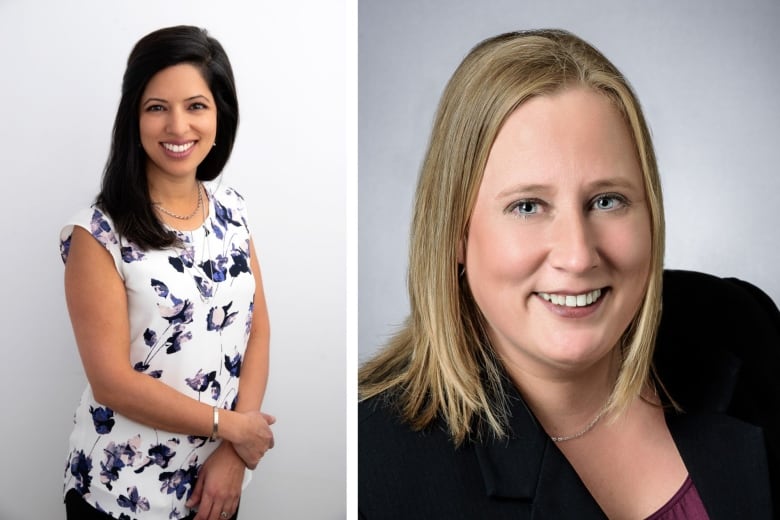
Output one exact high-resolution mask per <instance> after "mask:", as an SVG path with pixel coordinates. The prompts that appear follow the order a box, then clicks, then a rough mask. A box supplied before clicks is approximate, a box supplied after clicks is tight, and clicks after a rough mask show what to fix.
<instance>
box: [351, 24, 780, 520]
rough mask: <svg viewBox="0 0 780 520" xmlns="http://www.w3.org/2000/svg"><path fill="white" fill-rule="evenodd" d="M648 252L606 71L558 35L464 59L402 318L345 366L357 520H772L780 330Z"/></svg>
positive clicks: (518, 40) (654, 229) (631, 146)
mask: <svg viewBox="0 0 780 520" xmlns="http://www.w3.org/2000/svg"><path fill="white" fill-rule="evenodd" d="M663 258H664V216H663V204H662V197H661V188H660V180H659V175H658V170H657V166H656V161H655V156H654V152H653V147H652V142H651V139H650V133H649V130H648V127H647V124H646V122H645V119H644V116H643V114H642V111H641V108H640V105H639V102H638V100H637V99H636V97H635V95H634V93H633V91H632V89H631V88H630V86H629V84H628V82H627V81H626V79H625V78H624V77H623V76H622V74H621V73H620V72H619V71H618V70H617V69H616V68H615V67H614V66H613V65H612V64H611V63H610V62H609V61H608V60H607V59H606V58H605V57H604V56H603V55H602V54H601V53H599V52H598V51H597V50H596V49H595V48H593V47H592V46H590V45H589V44H588V43H586V42H584V41H583V40H581V39H580V38H578V37H576V36H574V35H572V34H570V33H568V32H565V31H561V30H539V31H526V32H518V33H508V34H503V35H500V36H496V37H494V38H490V39H488V40H485V41H484V42H482V43H480V44H479V45H477V46H476V47H475V48H474V49H473V50H472V51H471V52H470V53H469V54H468V56H467V57H466V58H465V59H464V61H463V62H462V63H461V65H460V66H459V67H458V69H457V70H456V72H455V73H454V75H453V77H452V78H451V79H450V81H449V83H448V85H447V87H446V89H445V91H444V94H443V95H442V99H441V102H440V105H439V109H438V113H437V116H436V119H435V122H434V127H433V132H432V136H431V140H430V143H429V147H428V151H427V154H426V157H425V161H424V163H423V166H422V171H421V174H420V178H419V183H418V186H417V193H416V202H415V208H414V217H413V222H412V233H411V245H410V254H409V296H410V307H411V314H410V316H409V318H408V320H407V322H406V324H405V326H404V327H403V328H402V330H401V331H400V332H399V333H398V334H397V335H396V336H395V337H394V338H393V339H392V340H391V342H390V343H389V345H387V347H386V348H385V349H384V350H383V351H381V352H380V353H379V354H377V355H376V356H375V357H374V358H373V359H370V360H369V361H368V362H366V363H365V364H364V365H363V366H362V367H361V370H360V375H359V385H360V386H359V391H360V400H361V403H360V405H359V407H360V410H359V452H358V456H359V509H360V514H361V515H362V517H365V518H370V519H375V518H427V519H429V518H450V519H451V518H556V519H559V518H604V517H605V516H606V517H609V518H656V519H672V518H692V519H699V518H737V517H739V518H771V515H772V513H771V511H772V509H771V508H772V506H771V504H772V494H774V496H775V499H777V494H778V482H777V477H778V456H777V454H778V445H780V438H778V419H777V410H778V409H780V408H778V407H779V406H780V397H779V396H780V392H778V388H777V383H775V382H773V381H772V378H771V372H770V369H769V367H770V366H774V367H778V366H780V352H778V350H779V349H778V348H777V345H778V344H780V314H778V311H777V308H776V307H775V306H774V304H773V303H772V302H771V300H770V299H769V298H768V297H767V296H766V295H765V294H763V293H762V292H761V291H759V290H758V289H756V288H755V287H753V286H752V285H750V284H747V283H745V282H742V281H739V280H734V279H729V280H721V279H717V278H715V277H711V276H708V275H703V274H700V273H690V272H680V271H667V272H664V270H663ZM662 294H663V298H662ZM686 300H687V301H688V303H691V302H694V301H695V305H693V309H689V308H688V307H687V305H685V302H686ZM662 301H663V313H662ZM724 302H725V303H724ZM662 316H663V319H662ZM714 316H725V318H724V320H722V321H720V322H718V321H714V322H713V321H712V320H711V318H712V317H714ZM716 324H717V325H718V326H717V327H716V326H715V325H716ZM737 325H739V327H737ZM707 339H711V341H705V340H707ZM696 378H700V380H701V382H702V383H701V384H700V383H699V382H698V381H697V382H694V381H695V379H696ZM755 396H759V398H758V399H755V398H754V397H755ZM765 439H766V440H765ZM770 475H771V477H772V478H773V479H774V482H773V484H771V486H770V478H769V476H770Z"/></svg>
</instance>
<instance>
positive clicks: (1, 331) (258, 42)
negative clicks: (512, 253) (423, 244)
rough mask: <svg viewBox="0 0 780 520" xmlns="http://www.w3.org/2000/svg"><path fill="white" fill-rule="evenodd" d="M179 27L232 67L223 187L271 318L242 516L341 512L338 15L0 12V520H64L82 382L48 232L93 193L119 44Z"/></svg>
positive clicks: (324, 11)
mask: <svg viewBox="0 0 780 520" xmlns="http://www.w3.org/2000/svg"><path fill="white" fill-rule="evenodd" d="M228 5H229V7H227V6H228ZM181 23H187V24H194V25H199V26H203V27H206V28H207V29H208V30H209V31H210V32H211V33H212V34H213V35H214V36H215V37H217V39H219V40H220V41H221V42H222V44H223V46H224V47H225V49H226V50H227V52H228V54H229V56H230V58H231V61H232V64H233V67H234V71H235V74H236V81H237V85H238V95H239V103H240V105H241V119H242V120H241V124H240V126H239V131H238V138H237V140H236V144H235V148H234V153H233V157H232V158H231V160H230V162H229V163H228V165H227V167H226V170H225V172H224V174H223V182H225V183H227V184H230V185H232V186H234V187H235V188H236V189H238V190H239V191H240V192H241V193H242V194H243V195H244V196H245V197H246V199H247V201H248V205H249V217H250V224H251V226H252V230H253V234H254V240H255V245H256V248H257V251H258V255H259V258H260V262H261V265H262V268H263V277H264V282H265V288H266V298H267V300H268V307H269V312H270V318H271V375H270V380H269V382H268V391H267V394H266V399H265V403H264V408H265V409H266V410H267V411H268V412H270V413H273V414H274V415H276V417H277V419H278V422H277V424H276V425H275V426H274V432H275V435H276V447H275V448H274V449H273V450H272V451H271V452H269V454H268V455H267V456H266V457H264V458H263V461H262V463H261V464H260V466H259V467H258V469H257V470H256V471H255V474H254V480H253V481H252V483H251V484H250V485H249V488H248V489H247V491H246V493H245V494H244V496H243V500H242V503H241V518H243V519H246V520H251V519H259V518H271V519H277V518H279V519H286V518H289V519H298V518H301V519H303V518H316V519H341V518H344V517H345V514H346V513H345V512H346V509H347V506H346V502H345V497H346V483H345V479H346V455H345V453H346V440H345V435H346V426H345V424H346V413H345V412H346V405H345V395H346V384H345V382H346V377H347V376H346V370H345V361H344V360H345V355H346V353H345V338H346V325H345V323H346V311H345V305H346V302H345V299H346V296H345V291H344V287H345V269H344V265H345V251H346V250H345V240H346V237H345V235H346V226H345V222H346V212H345V198H346V175H345V173H344V172H345V163H346V155H345V149H346V144H345V134H346V118H345V112H346V111H345V103H346V101H345V95H344V92H345V85H346V80H345V70H346V63H347V53H346V45H347V42H348V41H350V38H354V27H353V28H352V33H351V35H350V33H349V32H348V30H347V28H346V24H347V16H346V14H345V4H344V3H343V2H340V1H331V2H327V3H322V2H319V1H318V0H294V1H289V2H275V1H261V2H249V1H246V2H229V3H225V2H215V1H213V0H208V1H205V0H196V1H184V0H175V1H166V2H157V1H152V0H142V1H133V2H121V1H118V0H76V1H69V2H59V1H55V0H51V1H23V0H0V121H2V124H1V125H0V150H1V153H0V172H2V178H3V181H2V186H3V188H2V194H3V197H2V201H3V204H2V213H3V218H2V219H0V236H1V237H2V242H1V245H0V273H2V274H0V279H2V287H3V289H2V290H3V293H4V295H5V297H4V298H3V301H2V303H0V346H2V347H1V348H2V372H1V377H2V388H3V396H2V398H1V399H0V425H1V426H0V436H1V437H2V442H0V461H2V471H0V520H41V519H46V520H49V519H52V520H54V519H64V517H65V512H64V507H63V506H62V498H61V493H62V474H63V469H64V467H65V456H66V454H67V439H68V435H69V433H70V429H71V427H72V417H73V411H74V409H75V407H76V405H77V403H78V399H79V397H80V395H81V391H82V390H83V388H84V385H85V378H84V375H83V370H82V368H81V363H80V361H79V357H78V353H77V350H76V346H75V343H74V341H73V335H72V332H71V327H70V323H69V321H68V317H67V312H66V308H65V302H64V296H63V289H62V272H63V266H62V262H61V260H60V258H59V251H58V238H59V231H60V227H61V226H62V223H63V222H64V221H65V220H66V219H67V218H68V217H70V216H71V215H72V214H74V213H75V212H76V211H77V210H79V209H80V208H82V207H84V206H86V205H87V204H88V203H89V202H90V201H91V200H92V198H93V197H94V195H95V193H96V190H97V189H98V184H99V181H100V173H101V170H102V168H103V165H104V163H105V160H106V156H107V152H108V144H109V137H110V133H111V126H112V124H113V118H114V115H115V113H116V106H117V103H118V101H119V92H120V83H121V77H122V73H123V71H124V65H125V61H126V60H127V55H128V54H129V52H130V49H131V47H132V45H133V44H134V43H135V42H136V41H137V40H138V39H139V38H140V37H141V36H143V35H145V34H146V33H148V32H150V31H152V30H155V29H158V28H160V27H163V26H168V25H174V24H181ZM352 68H353V69H354V66H353V67H352Z"/></svg>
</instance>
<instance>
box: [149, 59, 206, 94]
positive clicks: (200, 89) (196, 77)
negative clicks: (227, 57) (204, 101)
mask: <svg viewBox="0 0 780 520" xmlns="http://www.w3.org/2000/svg"><path fill="white" fill-rule="evenodd" d="M178 94H181V95H182V96H183V97H191V96H193V95H203V96H209V97H211V89H210V88H209V86H208V84H207V83H206V79H205V78H204V77H203V73H202V72H201V70H200V68H198V67H196V66H195V65H192V64H189V63H180V64H178V65H172V66H170V67H166V68H164V69H162V70H161V71H159V72H157V73H156V74H155V75H154V76H152V77H151V79H150V80H149V82H148V83H147V84H146V88H145V89H144V94H143V96H144V97H165V96H172V97H176V96H177V95H178Z"/></svg>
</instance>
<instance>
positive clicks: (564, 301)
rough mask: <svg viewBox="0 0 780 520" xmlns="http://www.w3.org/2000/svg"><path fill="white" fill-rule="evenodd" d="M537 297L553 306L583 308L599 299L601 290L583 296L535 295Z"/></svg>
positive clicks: (541, 293)
mask: <svg viewBox="0 0 780 520" xmlns="http://www.w3.org/2000/svg"><path fill="white" fill-rule="evenodd" d="M537 294H539V296H541V297H542V298H544V299H545V300H547V301H548V302H550V303H552V304H553V305H562V306H565V307H585V306H586V305H590V304H592V303H594V302H595V301H596V300H598V299H599V298H600V297H601V289H596V290H595V291H590V292H587V293H584V294H574V295H572V294H550V293H543V292H540V293H537Z"/></svg>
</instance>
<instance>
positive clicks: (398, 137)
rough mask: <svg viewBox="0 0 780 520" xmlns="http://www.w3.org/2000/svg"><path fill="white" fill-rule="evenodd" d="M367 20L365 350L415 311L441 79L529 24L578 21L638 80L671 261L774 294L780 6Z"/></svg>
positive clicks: (397, 8)
mask: <svg viewBox="0 0 780 520" xmlns="http://www.w3.org/2000/svg"><path fill="white" fill-rule="evenodd" d="M358 14H359V18H358V27H359V36H358V51H359V57H358V71H359V145H358V151H359V164H358V166H359V174H358V190H359V209H358V222H359V232H358V241H359V261H358V265H359V279H358V286H359V296H358V300H359V303H358V307H359V317H358V320H359V333H358V348H359V355H360V359H361V360H365V359H366V358H367V357H368V356H369V355H370V354H371V353H372V352H374V351H375V350H376V348H378V347H379V346H381V345H383V344H384V343H385V342H386V341H387V340H388V338H389V336H390V335H391V334H392V333H393V332H394V331H395V330H397V329H398V327H399V326H400V325H401V324H402V322H403V319H404V318H405V317H406V315H407V314H408V303H407V294H406V266H407V256H406V255H407V246H408V233H409V221H410V217H411V208H412V197H413V194H414V189H415V184H416V179H417V174H418V170H419V167H420V164H421V162H422V158H423V154H424V151H425V147H426V144H427V141H428V137H429V133H430V129H431V124H432V122H433V116H434V112H435V109H436V105H437V103H438V99H439V96H440V95H441V92H442V90H443V88H444V85H445V83H446V82H447V80H448V79H449V77H450V75H451V74H452V73H453V72H454V70H455V68H456V67H457V65H458V64H459V63H460V61H461V60H462V59H463V57H464V56H465V55H466V54H467V52H468V51H469V50H470V49H471V47H473V46H474V45H476V44H477V43H478V42H479V41H481V40H483V39H484V38H487V37H490V36H493V35H496V34H499V33H502V32H506V31H514V30H519V29H532V28H541V27H558V28H563V29H568V30H570V31H572V32H574V33H575V34H577V35H579V36H581V37H583V38H585V39H586V40H588V41H590V42H591V43H592V44H594V45H595V46H596V47H597V48H598V49H600V50H601V51H602V52H603V53H604V54H605V55H606V56H607V57H608V58H609V59H610V60H611V61H612V62H613V63H615V65H617V67H618V68H619V69H620V70H621V71H622V72H623V73H624V74H625V75H626V76H627V78H628V79H629V81H630V82H631V83H632V85H633V86H634V88H635V90H636V92H637V94H638V96H639V99H640V101H641V103H642V105H643V107H644V109H645V115H646V117H647V119H648V121H649V125H650V127H651V131H652V132H653V136H654V142H655V145H656V153H657V156H658V160H659V165H660V170H661V178H662V182H663V188H664V197H665V207H666V216H667V237H668V238H667V255H666V266H667V267H670V268H679V269H693V270H700V271H706V272H710V273H713V274H717V275H720V276H737V277H741V278H743V279H746V280H748V281H751V282H753V283H754V284H756V285H758V286H759V287H761V288H763V289H764V290H765V291H767V292H768V293H769V294H770V296H772V297H773V299H774V300H775V302H776V303H780V276H779V275H780V217H778V211H777V206H778V197H780V161H779V160H778V155H777V153H778V147H779V146H780V96H778V88H779V87H778V84H780V71H779V69H778V67H777V63H778V62H777V54H778V51H780V31H778V30H777V27H778V25H779V24H780V2H777V1H774V0H747V1H744V2H733V1H731V0H706V1H705V0H701V1H698V2H697V1H685V2H647V1H640V0H629V1H619V0H597V1H588V2H579V1H575V0H547V1H544V2H539V1H529V0H487V1H484V2H474V1H471V0H427V1H421V0H395V1H393V2H387V1H383V0H361V1H360V4H359V13H358Z"/></svg>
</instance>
